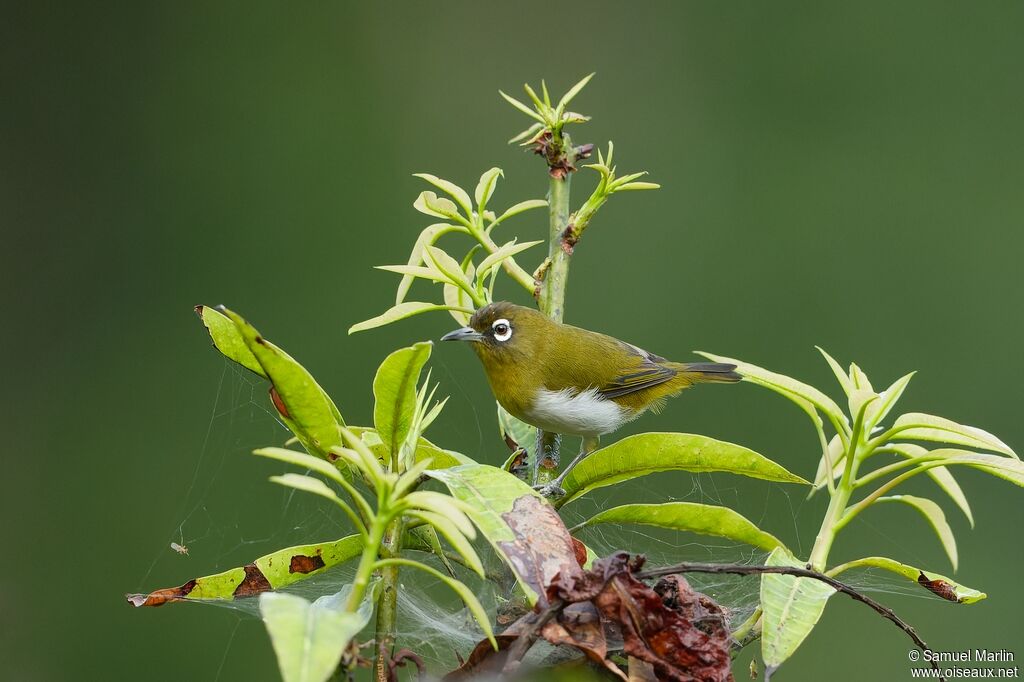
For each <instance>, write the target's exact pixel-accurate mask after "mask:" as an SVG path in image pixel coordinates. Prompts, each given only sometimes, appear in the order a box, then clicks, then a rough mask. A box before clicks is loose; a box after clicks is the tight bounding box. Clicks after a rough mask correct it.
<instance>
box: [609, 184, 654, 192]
mask: <svg viewBox="0 0 1024 682" xmlns="http://www.w3.org/2000/svg"><path fill="white" fill-rule="evenodd" d="M645 189H661V185H659V184H658V183H656V182H627V183H624V184H622V185H616V186H615V189H614V190H613V191H614V192H636V191H639V190H645Z"/></svg>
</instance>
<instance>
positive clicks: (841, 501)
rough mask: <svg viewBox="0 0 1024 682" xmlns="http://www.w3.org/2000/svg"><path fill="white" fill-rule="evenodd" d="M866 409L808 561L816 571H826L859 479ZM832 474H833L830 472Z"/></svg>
mask: <svg viewBox="0 0 1024 682" xmlns="http://www.w3.org/2000/svg"><path fill="white" fill-rule="evenodd" d="M863 417H864V411H863V410H861V412H860V414H859V415H857V419H856V421H855V422H854V425H853V430H852V432H851V433H850V442H849V444H848V445H847V451H846V467H845V468H844V469H843V476H842V478H840V479H839V485H837V486H836V489H835V491H834V492H833V493H832V499H831V500H830V501H829V504H828V511H826V512H825V518H824V519H823V520H822V522H821V528H819V530H818V536H817V537H816V538H815V539H814V548H813V549H812V550H811V556H810V557H809V558H808V561H807V563H808V564H809V565H810V567H811V568H812V569H814V570H816V571H821V572H824V571H825V566H826V562H827V561H828V554H829V552H830V551H831V550H832V543H833V542H835V539H836V534H837V533H838V532H839V528H840V525H839V524H840V522H841V521H842V518H843V515H844V514H845V513H846V506H847V505H848V504H849V503H850V496H851V495H852V494H853V487H854V485H853V484H854V481H855V480H856V479H857V467H858V465H859V464H860V462H859V461H858V456H859V453H860V452H861V446H862V441H863V432H864V422H863ZM829 475H831V474H829Z"/></svg>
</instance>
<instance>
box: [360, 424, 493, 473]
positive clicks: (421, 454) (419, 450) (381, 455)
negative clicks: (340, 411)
mask: <svg viewBox="0 0 1024 682" xmlns="http://www.w3.org/2000/svg"><path fill="white" fill-rule="evenodd" d="M349 430H350V431H352V432H353V433H355V434H356V435H358V436H359V437H360V440H362V442H363V443H364V444H365V445H366V447H368V448H370V450H371V451H372V452H373V454H374V456H376V458H377V460H378V461H379V462H385V461H386V460H387V458H388V457H389V453H388V451H387V447H386V446H385V445H384V442H383V441H382V440H381V439H380V435H378V434H377V432H376V431H375V430H374V429H370V428H367V427H365V426H351V427H349ZM425 459H430V460H431V462H430V466H429V467H428V468H429V469H447V468H449V467H454V466H458V465H460V464H475V462H474V461H473V460H472V458H470V457H467V456H466V455H463V454H462V453H459V452H455V451H454V450H444V449H442V448H439V447H438V446H436V445H434V444H433V443H431V442H430V441H428V440H427V439H426V438H420V440H419V443H417V445H416V454H415V460H416V461H417V462H420V461H422V460H425Z"/></svg>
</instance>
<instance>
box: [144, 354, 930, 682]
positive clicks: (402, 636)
mask: <svg viewBox="0 0 1024 682" xmlns="http://www.w3.org/2000/svg"><path fill="white" fill-rule="evenodd" d="M437 364H438V369H439V370H440V376H439V377H438V378H439V379H440V380H441V383H442V386H443V388H446V389H448V390H449V391H450V392H451V393H452V395H453V401H454V400H463V401H465V402H466V403H467V404H468V405H469V406H470V407H471V409H472V414H473V421H474V422H475V429H473V428H469V426H467V425H463V426H461V427H460V429H458V430H457V431H458V433H457V435H458V436H460V437H461V439H462V440H468V441H476V448H475V451H478V452H479V451H483V449H484V448H483V444H484V442H485V440H486V438H485V433H486V431H487V429H490V428H492V427H493V425H492V424H490V418H491V415H492V413H493V410H491V409H490V406H488V409H487V410H486V411H485V410H483V408H478V406H477V405H476V404H475V402H474V401H473V399H472V398H471V396H470V395H469V393H468V392H467V391H466V390H465V388H464V387H463V386H462V385H461V381H460V377H459V375H458V373H456V372H453V371H451V370H450V369H449V368H448V367H447V366H445V364H444V363H443V362H438V363H437ZM484 412H486V414H485V415H483V416H482V413H484ZM485 420H488V421H485ZM290 436H291V433H290V432H289V431H288V429H287V427H285V425H284V424H283V423H282V422H281V421H280V420H279V419H278V416H277V413H276V410H275V409H274V408H273V406H272V404H271V402H270V400H269V398H268V396H267V384H266V382H265V381H264V380H263V379H261V378H259V377H257V376H255V375H253V374H251V373H249V372H248V371H246V370H244V369H241V368H239V367H238V366H237V365H235V364H234V363H232V362H230V361H227V360H224V366H223V369H222V372H221V377H220V382H219V385H218V388H217V391H216V396H215V398H214V401H213V406H212V408H211V415H210V419H209V423H208V425H207V428H206V432H205V435H204V436H203V438H202V442H201V445H200V447H199V448H198V449H197V451H196V454H195V455H194V458H193V459H194V461H193V462H192V465H191V466H192V469H191V475H190V477H189V479H188V481H187V483H186V484H185V485H184V489H183V491H182V493H181V502H180V505H179V507H178V509H177V510H176V511H175V513H174V515H173V517H172V520H171V523H170V524H169V526H168V528H167V531H166V532H165V534H164V535H163V536H162V537H159V538H156V539H155V540H154V542H153V544H154V549H153V558H152V560H151V562H150V563H149V566H148V568H147V570H146V571H145V572H144V573H143V575H142V576H141V577H140V579H139V581H138V585H137V588H138V591H139V592H148V591H150V590H152V589H154V588H159V587H168V586H171V585H178V584H181V583H183V582H185V581H186V580H188V579H191V578H193V577H198V576H203V575H210V574H213V573H218V572H220V571H224V570H227V569H230V568H234V567H237V566H243V565H245V564H247V563H249V562H251V561H252V560H254V559H255V558H257V557H259V556H262V555H264V554H267V553H269V552H272V551H275V550H277V549H281V548H283V547H288V546H291V545H296V544H305V543H309V542H320V541H328V540H336V539H338V538H341V537H344V536H346V535H349V534H351V533H352V532H353V530H352V528H351V526H350V525H349V524H348V522H347V520H345V519H344V518H343V517H342V516H341V515H340V514H339V513H338V511H337V508H336V507H334V506H333V505H331V504H330V503H329V502H327V501H322V500H321V499H320V498H318V497H315V496H312V495H303V494H297V493H296V491H294V490H292V489H289V488H282V487H279V486H275V485H273V484H270V483H268V481H267V478H268V477H269V476H271V475H273V474H279V473H281V465H280V464H279V463H276V462H269V461H265V460H263V458H258V457H254V456H252V454H251V453H252V451H253V450H254V449H256V448H259V447H265V446H268V445H283V444H284V443H285V442H286V441H287V440H288V439H289V438H290ZM471 444H472V443H471ZM574 446H575V442H574V439H566V440H565V442H564V443H563V450H564V452H563V458H564V459H566V457H565V456H566V455H567V454H569V452H570V448H572V447H574ZM456 449H458V447H457V448H456ZM463 451H468V452H473V451H474V450H463ZM183 459H185V460H187V459H188V456H187V454H186V455H183ZM643 481H644V479H639V480H635V481H631V482H627V483H625V484H623V485H620V486H614V487H608V488H602V489H598V490H595V491H593V492H591V493H589V494H588V495H587V496H585V497H583V498H581V499H580V500H578V501H576V502H574V503H573V504H571V505H569V506H568V507H567V508H566V509H565V510H564V515H565V518H566V522H567V525H569V526H572V525H573V524H575V523H578V522H580V521H582V520H583V519H586V518H588V517H590V516H592V515H593V514H594V513H596V512H597V511H600V510H602V509H607V508H609V507H611V506H615V505H617V504H622V503H624V502H625V501H626V500H625V499H624V498H625V497H630V496H633V497H638V498H639V499H638V500H636V501H642V502H645V503H660V502H672V501H687V502H700V503H704V504H714V505H720V506H726V507H729V508H733V509H740V508H742V507H743V505H741V504H740V502H741V500H743V498H744V495H745V493H744V490H741V488H740V487H738V486H736V485H734V484H733V483H730V479H729V477H727V476H720V475H715V474H685V473H677V474H675V479H673V483H675V482H677V481H678V482H681V485H682V486H683V487H682V488H681V489H678V490H676V491H674V492H673V494H667V493H664V492H660V491H659V490H658V489H657V488H656V487H652V486H648V485H645V484H644V482H643ZM758 484H760V485H762V488H761V490H762V493H761V494H763V496H764V499H763V503H760V510H759V513H753V514H752V513H750V505H749V504H747V505H746V512H745V515H747V516H748V518H750V520H751V521H753V522H754V523H755V524H756V525H758V526H759V527H766V526H765V525H763V524H762V518H764V517H766V516H767V515H768V512H769V510H770V509H775V510H776V511H778V510H784V512H785V513H786V514H788V516H789V518H790V519H791V521H792V524H793V528H792V534H793V537H794V538H795V541H794V542H792V543H791V544H790V546H791V548H792V549H793V550H794V551H796V552H797V554H798V555H801V556H802V555H803V554H804V551H805V548H808V547H809V546H810V541H811V540H813V533H814V532H816V525H817V523H818V521H819V520H820V517H819V516H818V515H817V514H805V515H803V516H801V513H800V512H801V510H802V508H803V507H804V506H805V503H806V499H805V492H804V490H803V489H801V490H798V491H796V492H793V491H792V490H791V489H787V487H786V486H782V485H776V484H765V483H764V482H758ZM764 490H767V493H766V494H765V493H764V492H763V491H764ZM767 529H768V530H771V528H770V527H767ZM878 533H879V534H880V535H883V536H884V534H883V533H882V532H881V531H880V530H879V531H878ZM577 536H578V537H579V538H580V539H581V540H583V541H584V542H585V543H586V544H587V545H588V546H589V547H590V548H591V549H592V550H593V551H594V552H595V553H596V554H597V555H598V556H607V555H608V554H611V553H613V552H616V551H620V550H625V551H628V552H631V553H635V554H643V555H645V556H646V557H647V565H648V566H649V567H651V566H662V565H669V564H674V563H678V562H681V561H703V562H723V563H743V564H751V565H758V564H762V563H763V562H764V559H765V557H766V556H767V554H766V553H765V552H763V551H760V550H757V549H755V548H751V547H750V546H748V545H744V544H741V543H733V542H730V541H728V540H724V539H718V538H708V537H706V536H699V535H694V534H691V533H679V532H672V531H667V530H663V529H658V528H653V527H649V526H641V525H629V526H623V527H618V526H612V525H597V526H591V527H587V528H584V529H582V530H581V531H579V532H578V533H577ZM892 542H893V543H894V544H895V541H892ZM172 543H174V544H177V545H180V546H181V547H184V548H187V551H188V553H187V554H179V553H178V552H176V551H175V549H173V548H172ZM475 544H476V547H477V550H478V553H479V554H480V556H481V558H482V560H483V562H484V565H485V568H486V569H487V571H488V572H489V573H490V572H497V571H499V570H500V569H501V566H502V564H501V561H500V560H499V559H498V558H497V557H496V556H495V555H494V553H493V552H492V551H491V550H490V548H489V547H488V546H487V545H486V544H485V543H483V542H482V541H480V540H478V541H477V542H476V543H475ZM417 558H418V559H420V560H423V561H425V562H426V563H431V564H432V565H435V566H436V567H437V568H439V569H442V567H441V566H440V565H439V564H438V563H437V562H436V561H434V560H433V558H432V557H428V556H427V555H423V554H421V555H419V556H417ZM456 571H457V573H458V576H457V577H458V578H459V579H460V580H462V581H463V582H465V583H466V584H467V585H469V586H470V588H471V589H472V590H473V592H474V593H475V594H476V595H477V596H478V598H480V600H481V602H482V603H483V605H484V608H485V609H487V610H488V611H489V612H490V613H492V614H493V613H494V612H495V609H496V607H497V605H498V604H499V603H500V602H501V601H502V600H503V599H505V598H507V597H508V595H502V594H496V591H495V590H496V588H495V586H494V584H493V583H491V582H487V581H483V580H480V579H479V578H477V577H476V576H475V575H474V574H472V573H470V572H468V571H465V570H462V569H461V568H459V567H456ZM353 572H354V562H348V563H347V564H344V565H342V566H339V567H336V568H333V569H331V570H329V571H325V572H324V573H322V574H320V575H317V576H315V577H312V578H309V579H307V580H304V581H300V582H298V583H295V584H294V585H291V586H289V587H286V588H284V590H283V591H285V592H289V593H293V594H298V595H301V596H303V597H305V598H307V599H309V600H311V601H312V600H315V599H316V598H318V597H321V596H325V595H330V594H334V593H336V592H338V591H339V590H341V588H342V587H343V586H345V585H346V584H349V583H350V582H351V580H352V575H353ZM686 577H687V580H688V581H689V582H690V583H691V585H692V586H693V587H694V588H695V589H697V590H698V591H700V592H703V593H705V594H707V595H708V596H710V597H712V598H713V599H715V600H716V601H717V602H718V603H719V604H720V605H721V606H722V607H723V608H724V610H725V612H726V616H727V618H728V620H729V622H730V625H731V626H732V627H735V626H737V625H738V624H739V623H741V622H743V621H744V620H745V619H746V618H747V617H748V616H750V614H751V613H752V612H753V611H754V609H755V608H756V606H757V604H758V598H759V580H758V579H757V578H756V577H751V576H728V575H707V574H689V575H687V576H686ZM842 579H843V580H844V581H845V582H848V583H849V584H851V586H853V587H855V588H856V589H858V590H861V591H865V592H875V593H881V594H899V595H904V596H914V597H918V598H923V599H936V597H933V596H931V595H930V594H929V593H927V592H926V591H924V590H922V589H920V587H919V586H917V585H914V584H911V583H909V582H907V581H905V580H902V579H900V578H898V577H895V576H892V575H891V574H889V573H886V572H883V571H877V570H868V571H858V572H856V573H851V574H847V575H844V576H843V577H842ZM400 581H401V589H400V591H399V607H398V612H399V618H398V632H397V646H398V647H404V648H408V649H411V650H412V651H415V652H416V653H417V654H419V655H420V656H421V657H422V658H423V659H424V660H425V661H426V662H427V664H428V667H429V668H430V669H431V670H432V672H440V671H445V670H450V669H452V668H454V667H456V666H457V665H458V660H457V659H458V656H459V655H461V656H463V657H465V656H467V655H468V653H469V652H470V651H471V650H472V649H473V647H474V646H475V645H476V643H477V642H479V641H480V640H481V639H482V638H483V632H482V631H481V630H480V628H479V626H478V625H477V624H476V622H475V621H474V619H473V618H472V617H471V616H470V614H469V613H468V611H467V610H466V609H465V608H464V606H463V604H462V602H461V601H460V600H459V599H458V597H456V596H455V595H454V594H453V593H452V592H451V591H450V590H449V589H448V588H447V587H446V586H444V585H442V584H440V583H439V581H436V580H434V579H433V578H431V577H429V576H426V575H424V574H422V573H421V572H418V571H415V570H404V571H402V573H401V578H400ZM199 603H204V604H213V605H216V606H219V607H221V608H226V609H229V610H231V611H233V612H234V613H235V614H236V616H237V620H236V622H235V624H234V627H233V629H231V631H230V634H229V635H228V636H227V638H226V640H225V642H224V647H225V649H224V655H223V657H222V659H221V663H220V666H219V668H218V669H217V670H216V671H211V676H210V677H211V679H219V678H220V675H221V672H222V671H223V669H224V667H225V663H226V662H227V661H228V659H229V655H230V653H231V645H232V642H233V641H234V639H235V635H236V634H237V632H238V630H239V627H240V626H241V625H242V624H243V623H244V622H245V621H246V620H249V619H258V618H259V609H258V600H256V599H237V600H233V601H210V602H199ZM371 631H372V626H371V627H370V628H368V631H367V632H364V634H363V636H362V637H361V640H363V639H369V638H370V637H372V634H370V632H371ZM551 651H552V648H551V647H548V646H547V645H539V646H535V647H534V649H533V650H532V651H531V654H530V657H529V658H530V659H540V658H542V657H544V656H546V655H548V654H549V653H551ZM372 654H373V652H372V651H369V650H367V651H365V652H364V655H365V656H366V657H371V656H372ZM410 675H411V673H405V676H407V677H410ZM410 679H411V677H410Z"/></svg>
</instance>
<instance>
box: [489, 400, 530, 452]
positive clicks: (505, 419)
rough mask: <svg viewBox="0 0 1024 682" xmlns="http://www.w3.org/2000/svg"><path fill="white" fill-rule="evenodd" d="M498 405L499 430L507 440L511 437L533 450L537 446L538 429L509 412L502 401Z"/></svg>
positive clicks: (517, 443)
mask: <svg viewBox="0 0 1024 682" xmlns="http://www.w3.org/2000/svg"><path fill="white" fill-rule="evenodd" d="M497 405H498V430H499V432H500V434H501V437H502V438H503V439H505V440H506V441H507V440H508V439H509V438H511V439H512V440H513V441H514V442H515V444H516V445H517V446H519V447H520V448H522V449H523V450H526V451H527V452H532V451H533V450H534V449H535V448H536V447H537V429H536V427H533V426H530V425H529V424H527V423H526V422H524V421H521V420H519V419H516V418H515V417H513V416H512V415H511V414H509V413H508V412H507V411H506V410H505V408H504V407H502V406H501V403H497Z"/></svg>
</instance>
